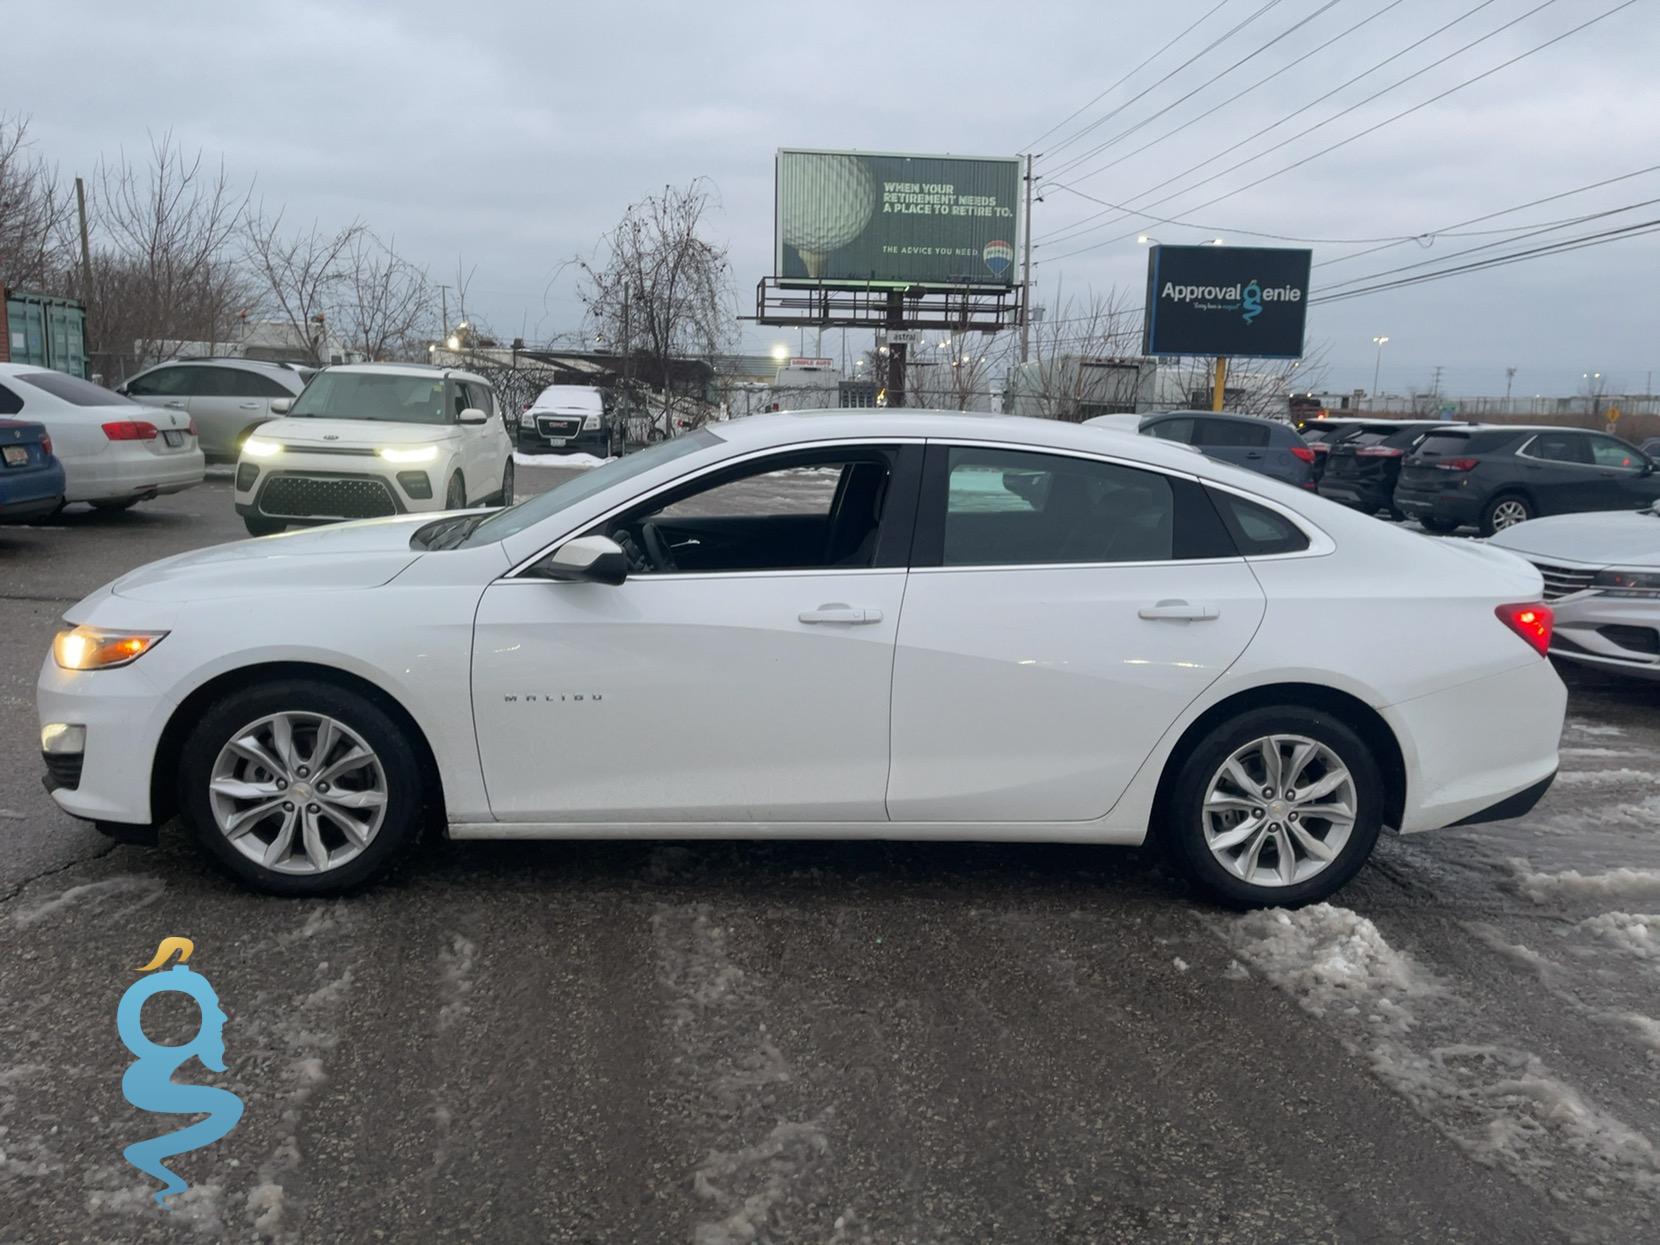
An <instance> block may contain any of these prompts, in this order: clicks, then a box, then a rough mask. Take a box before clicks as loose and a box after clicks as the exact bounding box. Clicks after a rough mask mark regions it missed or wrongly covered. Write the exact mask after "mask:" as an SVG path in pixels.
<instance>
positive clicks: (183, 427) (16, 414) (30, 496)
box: [0, 363, 203, 517]
mask: <svg viewBox="0 0 1660 1245" xmlns="http://www.w3.org/2000/svg"><path fill="white" fill-rule="evenodd" d="M0 419H3V420H8V421H12V422H15V423H19V424H23V425H33V426H36V427H38V428H39V429H40V431H39V432H34V431H30V430H27V429H23V430H19V429H14V430H13V431H14V434H15V440H13V441H12V444H11V445H9V446H8V447H7V448H8V449H9V450H10V451H11V452H9V453H6V454H5V455H4V462H3V464H0V471H3V472H5V473H8V475H10V473H14V472H15V473H17V474H15V475H10V480H11V482H10V483H6V484H3V485H0V489H3V491H0V513H3V509H4V506H5V502H6V499H7V498H10V497H13V495H14V494H15V496H16V498H17V499H18V500H19V501H20V502H21V503H22V504H21V505H20V509H21V510H23V511H24V512H25V514H26V516H27V517H39V515H42V514H50V513H52V512H54V511H56V510H57V509H58V508H59V507H61V506H64V505H67V504H69V503H70V502H78V501H80V502H90V503H91V504H92V505H93V506H95V507H97V508H98V509H101V510H125V509H126V508H127V507H129V506H131V505H133V504H134V503H136V502H140V501H144V500H145V499H147V498H151V497H157V496H159V495H161V494H163V493H177V492H179V491H181V490H183V489H187V488H190V487H192V486H193V485H196V484H200V483H201V482H202V474H203V458H202V450H201V447H200V445H199V444H198V442H197V436H196V425H195V424H194V423H193V422H192V421H191V419H190V416H189V414H188V413H186V412H184V411H176V410H168V409H166V408H158V407H150V406H141V405H140V404H138V403H137V402H134V401H132V400H131V399H129V398H126V397H123V396H122V395H120V394H118V393H113V392H111V391H110V390H108V389H105V388H104V387H103V386H101V385H95V384H93V383H92V382H91V381H88V380H82V379H81V378H80V377H78V376H70V375H68V374H66V373H64V372H53V371H49V370H47V369H45V368H42V367H37V366H35V365H33V364H27V363H0ZM25 441H27V442H28V443H29V445H32V446H33V447H34V448H33V449H28V448H27V447H26V446H25V444H24V443H25ZM20 448H22V449H24V450H25V453H24V454H23V455H19V454H18V453H17V452H16V451H17V450H18V449H20ZM45 458H53V459H55V460H56V461H57V462H58V463H59V464H60V466H59V470H60V472H61V476H60V477H59V478H60V480H61V488H60V490H59V494H58V496H57V498H56V499H55V500H53V501H52V502H51V504H50V505H48V504H46V501H47V499H46V498H44V497H40V496H36V495H34V493H33V492H32V488H33V485H35V484H42V483H43V482H44V481H45V479H46V476H45V475H44V474H42V475H40V476H37V477H35V478H34V480H33V483H32V484H31V486H30V487H25V486H24V484H23V483H22V480H23V477H24V476H26V475H30V474H32V473H34V472H36V471H42V470H45V471H49V467H48V466H47V464H45V463H44V461H38V460H43V459H45ZM5 478H6V477H4V476H0V479H5ZM8 517H17V516H8Z"/></svg>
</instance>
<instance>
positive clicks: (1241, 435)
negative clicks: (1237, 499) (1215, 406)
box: [1141, 411, 1314, 489]
mask: <svg viewBox="0 0 1660 1245" xmlns="http://www.w3.org/2000/svg"><path fill="white" fill-rule="evenodd" d="M1141 434H1142V435H1143V436H1147V437H1158V438H1159V439H1160V440H1162V441H1180V442H1181V443H1182V444H1183V445H1191V446H1192V447H1193V448H1194V449H1196V450H1198V451H1200V452H1201V453H1202V454H1204V455H1205V456H1206V457H1207V458H1215V459H1219V460H1220V461H1222V462H1225V463H1232V464H1234V466H1236V467H1243V468H1245V470H1247V471H1256V472H1260V473H1261V474H1262V475H1265V476H1272V477H1273V478H1274V479H1276V480H1282V481H1284V482H1285V483H1286V484H1292V485H1295V486H1296V487H1298V488H1306V489H1312V488H1314V451H1313V450H1311V449H1310V448H1309V447H1308V443H1307V442H1305V441H1304V440H1303V439H1302V437H1300V436H1298V435H1297V432H1296V430H1295V429H1293V428H1292V427H1291V425H1290V424H1282V423H1280V422H1279V421H1278V420H1274V419H1258V418H1257V417H1256V416H1254V415H1223V414H1220V413H1218V412H1216V411H1165V412H1161V413H1160V414H1157V415H1148V416H1146V417H1145V418H1144V419H1143V420H1142V421H1141Z"/></svg>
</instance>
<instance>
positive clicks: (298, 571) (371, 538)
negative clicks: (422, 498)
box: [111, 514, 433, 603]
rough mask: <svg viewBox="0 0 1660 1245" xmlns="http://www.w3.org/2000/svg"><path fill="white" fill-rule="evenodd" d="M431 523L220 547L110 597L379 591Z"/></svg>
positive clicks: (329, 530)
mask: <svg viewBox="0 0 1660 1245" xmlns="http://www.w3.org/2000/svg"><path fill="white" fill-rule="evenodd" d="M432 517H433V516H432V515H430V514H417V515H398V516H396V517H394V518H389V519H366V520H364V521H362V522H360V523H340V524H336V525H334V526H332V527H318V528H310V529H306V530H302V531H297V532H290V533H288V534H286V535H282V536H266V537H262V538H261V539H259V540H239V541H237V542H235V543H234V544H229V545H214V546H212V547H210V548H207V549H197V550H194V551H192V552H190V553H181V554H178V555H177V556H175V557H171V558H164V559H162V560H161V561H160V562H151V563H150V564H149V565H148V566H141V567H139V568H138V569H137V570H136V571H130V572H128V573H127V574H126V575H123V576H122V577H121V578H120V579H118V580H116V581H115V583H114V584H112V585H111V591H113V592H114V593H115V595H116V596H120V597H131V598H134V599H136V600H143V601H156V602H163V603H165V602H181V601H199V600H204V599H210V598H211V599H213V600H224V599H226V598H229V597H254V596H275V595H281V594H286V593H291V592H294V591H296V590H302V591H303V590H314V589H325V590H326V589H350V588H375V587H379V586H380V585H381V584H385V583H390V582H391V581H392V580H393V579H395V578H396V577H397V575H398V574H399V572H401V571H403V570H404V569H405V568H407V567H408V566H409V565H410V564H411V563H413V562H414V561H415V560H416V559H418V558H420V557H421V556H422V554H421V553H420V552H418V551H417V550H414V549H411V548H410V547H409V538H410V536H412V535H413V534H414V532H415V529H416V528H418V527H420V526H421V525H422V524H423V523H430V522H431V521H432Z"/></svg>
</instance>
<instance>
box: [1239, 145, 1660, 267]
mask: <svg viewBox="0 0 1660 1245" xmlns="http://www.w3.org/2000/svg"><path fill="white" fill-rule="evenodd" d="M1657 172H1660V164H1651V165H1649V166H1648V167H1647V168H1642V169H1634V170H1633V171H1631V172H1630V173H1621V174H1620V175H1619V176H1617V177H1605V178H1603V180H1602V181H1600V182H1590V183H1587V184H1586V185H1584V186H1576V187H1574V188H1573V189H1572V190H1563V191H1560V192H1559V193H1557V194H1554V195H1546V196H1545V197H1544V198H1542V199H1530V200H1528V202H1526V203H1518V204H1517V205H1516V206H1515V207H1507V208H1500V209H1499V210H1498V211H1496V212H1487V213H1484V214H1483V215H1481V216H1472V217H1470V219H1469V220H1461V221H1458V222H1456V223H1454V224H1451V225H1448V226H1446V227H1445V228H1443V229H1433V230H1427V231H1425V232H1424V233H1415V234H1410V235H1406V236H1403V237H1402V238H1400V239H1398V240H1397V241H1394V242H1385V243H1384V244H1383V245H1382V246H1374V247H1371V248H1369V249H1367V250H1364V251H1354V252H1352V253H1351V254H1348V255H1337V256H1334V257H1333V258H1331V259H1323V260H1320V261H1319V262H1318V263H1316V264H1315V265H1314V267H1316V268H1324V267H1326V265H1328V264H1346V263H1348V262H1349V261H1350V260H1351V259H1359V258H1360V257H1361V256H1363V255H1374V254H1376V253H1377V252H1378V251H1385V250H1388V249H1389V248H1390V247H1392V246H1399V245H1401V243H1402V242H1418V243H1420V244H1421V245H1424V246H1428V245H1430V244H1431V243H1432V242H1434V240H1435V239H1436V238H1438V237H1460V236H1463V235H1460V234H1455V233H1454V232H1453V230H1455V229H1462V228H1463V227H1464V226H1465V225H1479V224H1480V223H1481V222H1482V221H1484V220H1493V219H1494V218H1496V217H1499V216H1510V215H1512V214H1513V213H1516V212H1525V211H1527V209H1528V208H1531V207H1538V206H1540V205H1541V204H1544V203H1555V202H1556V201H1557V200H1558V199H1569V198H1572V197H1573V196H1574V195H1580V194H1584V193H1585V192H1586V191H1587V190H1600V189H1602V187H1604V186H1612V185H1614V183H1616V182H1626V181H1630V180H1631V179H1632V178H1633V177H1642V176H1643V175H1644V174H1646V173H1657ZM1526 228H1530V226H1527V225H1517V226H1516V227H1515V230H1521V229H1526ZM1515 230H1509V229H1502V230H1496V231H1495V232H1498V233H1511V232H1515ZM1218 232H1221V233H1226V232H1227V231H1226V230H1219V231H1218ZM1234 232H1235V233H1240V232H1243V231H1242V230H1238V229H1236V230H1234ZM1472 236H1473V235H1472Z"/></svg>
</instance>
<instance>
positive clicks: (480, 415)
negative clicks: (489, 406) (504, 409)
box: [455, 406, 490, 424]
mask: <svg viewBox="0 0 1660 1245" xmlns="http://www.w3.org/2000/svg"><path fill="white" fill-rule="evenodd" d="M489 418H490V417H489V416H488V415H486V414H485V413H484V412H483V411H481V410H479V409H478V407H476V406H469V407H468V408H467V409H466V410H464V411H462V412H461V414H460V415H458V416H456V420H455V422H456V423H458V424H482V423H484V422H485V421H487V420H488V419H489Z"/></svg>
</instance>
